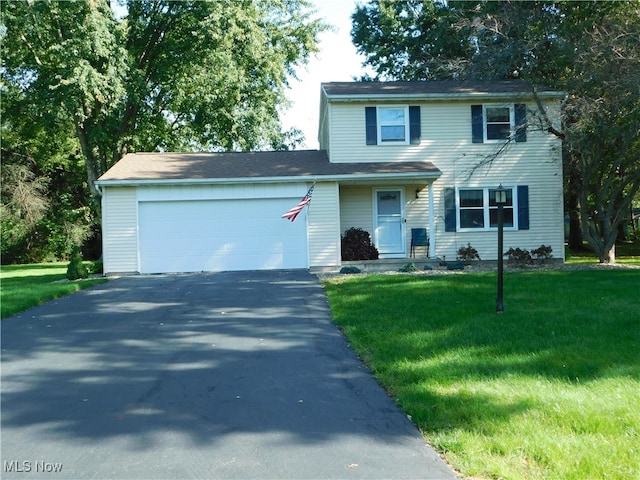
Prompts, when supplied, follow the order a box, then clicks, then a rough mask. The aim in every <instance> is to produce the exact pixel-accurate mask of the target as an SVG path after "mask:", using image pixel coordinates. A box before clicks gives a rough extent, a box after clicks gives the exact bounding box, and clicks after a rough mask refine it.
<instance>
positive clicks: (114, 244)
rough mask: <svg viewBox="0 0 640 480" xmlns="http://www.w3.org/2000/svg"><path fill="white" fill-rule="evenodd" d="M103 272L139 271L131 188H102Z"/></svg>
mask: <svg viewBox="0 0 640 480" xmlns="http://www.w3.org/2000/svg"><path fill="white" fill-rule="evenodd" d="M102 245H103V249H102V251H103V252H104V254H103V262H104V273H105V274H110V273H132V272H137V271H138V210H137V201H136V189H135V188H134V187H105V188H104V189H103V191H102Z"/></svg>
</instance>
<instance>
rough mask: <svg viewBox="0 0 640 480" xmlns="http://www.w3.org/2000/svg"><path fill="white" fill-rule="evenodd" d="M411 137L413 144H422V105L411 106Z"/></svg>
mask: <svg viewBox="0 0 640 480" xmlns="http://www.w3.org/2000/svg"><path fill="white" fill-rule="evenodd" d="M409 139H410V143H411V145H420V107H418V106H413V107H409Z"/></svg>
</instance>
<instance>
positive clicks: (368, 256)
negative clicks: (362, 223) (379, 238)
mask: <svg viewBox="0 0 640 480" xmlns="http://www.w3.org/2000/svg"><path fill="white" fill-rule="evenodd" d="M340 248H341V251H342V260H343V261H351V260H377V259H378V249H377V248H376V247H375V245H373V243H371V235H369V232H366V231H364V230H363V229H361V228H356V227H352V228H350V229H348V230H346V231H345V232H344V235H342V237H341V241H340Z"/></svg>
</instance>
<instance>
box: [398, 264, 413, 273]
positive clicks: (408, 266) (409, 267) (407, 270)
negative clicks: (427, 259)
mask: <svg viewBox="0 0 640 480" xmlns="http://www.w3.org/2000/svg"><path fill="white" fill-rule="evenodd" d="M398 271H399V272H402V273H412V272H417V271H418V269H417V268H416V264H415V263H413V262H409V263H407V264H405V265H403V266H401V267H400V268H399V269H398Z"/></svg>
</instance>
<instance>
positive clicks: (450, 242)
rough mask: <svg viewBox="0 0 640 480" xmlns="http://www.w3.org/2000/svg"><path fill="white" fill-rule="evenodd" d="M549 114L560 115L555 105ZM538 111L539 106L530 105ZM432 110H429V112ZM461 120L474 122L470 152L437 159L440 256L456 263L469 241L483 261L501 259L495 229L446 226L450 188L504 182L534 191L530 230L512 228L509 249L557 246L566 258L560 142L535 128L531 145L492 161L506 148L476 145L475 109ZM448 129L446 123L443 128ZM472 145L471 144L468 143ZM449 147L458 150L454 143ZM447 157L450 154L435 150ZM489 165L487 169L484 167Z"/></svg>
mask: <svg viewBox="0 0 640 480" xmlns="http://www.w3.org/2000/svg"><path fill="white" fill-rule="evenodd" d="M547 106H548V107H550V111H549V115H550V117H551V118H554V117H555V115H557V112H555V111H554V108H555V107H554V106H553V105H547ZM528 107H529V109H530V110H535V105H528ZM425 110H426V108H425ZM461 116H466V117H467V118H468V123H467V124H466V125H467V127H466V128H467V129H468V131H467V132H466V133H465V135H466V136H464V137H461V138H464V142H465V144H464V148H457V150H456V151H457V152H458V154H457V155H456V156H455V158H451V155H450V154H449V155H448V157H449V160H448V161H445V160H433V161H434V163H435V164H436V166H437V167H438V168H439V169H440V170H441V171H442V176H441V177H440V178H439V179H438V180H437V181H436V182H435V183H434V186H435V189H434V195H435V198H434V200H435V216H436V255H437V256H438V257H441V258H442V257H443V256H446V258H447V260H449V259H455V258H456V255H457V252H458V248H460V247H463V246H466V245H467V244H468V243H471V245H472V246H473V247H474V248H476V249H477V250H478V253H479V254H480V257H481V258H482V259H486V260H495V259H496V258H497V257H498V252H497V237H496V230H495V228H489V229H487V230H483V231H477V232H474V231H469V230H467V231H462V232H461V231H457V232H446V231H445V224H444V215H445V205H444V188H457V189H466V188H480V189H485V188H488V189H493V188H496V187H497V186H498V185H499V184H500V183H502V184H503V185H505V186H510V187H513V188H515V187H516V186H518V185H526V186H528V187H529V229H528V230H516V229H506V230H505V232H504V249H505V251H506V250H508V249H509V248H510V247H513V248H517V247H519V248H526V249H528V250H532V249H534V248H538V247H539V246H540V245H551V247H552V248H553V252H552V253H553V256H554V258H564V214H563V201H562V198H563V197H562V195H563V186H562V159H561V154H560V143H559V140H558V139H557V138H556V137H555V136H554V135H552V134H548V133H545V132H541V131H539V130H536V129H533V128H530V129H529V130H528V132H527V141H526V142H523V143H513V142H512V143H510V144H509V145H508V146H507V147H506V148H505V149H504V151H503V153H502V154H501V155H500V156H499V157H498V158H496V159H494V160H492V161H491V160H490V158H491V154H493V153H495V151H496V149H497V148H500V147H501V146H502V144H500V143H493V144H471V143H470V142H471V133H470V129H471V124H470V117H471V115H470V113H469V105H468V104H466V105H465V106H464V108H463V109H462V111H461ZM440 128H442V129H446V125H444V122H443V125H442V127H440ZM466 142H469V143H468V144H467V143H466ZM449 148H451V149H453V148H455V147H454V145H453V144H449ZM435 150H436V151H437V152H438V153H439V154H441V155H442V156H443V158H447V154H446V152H443V151H442V150H441V149H440V148H436V149H435ZM482 161H484V166H481V167H478V165H479V164H480V163H481V162H482Z"/></svg>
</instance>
